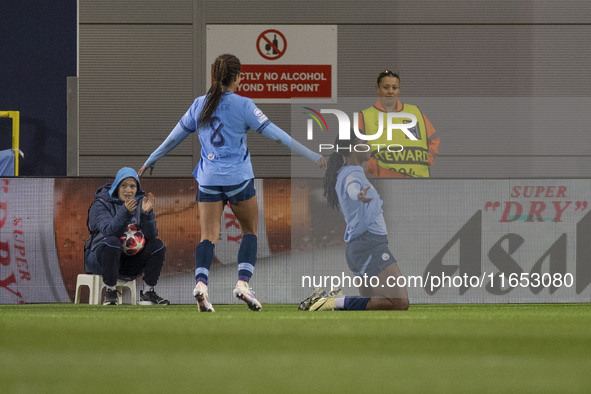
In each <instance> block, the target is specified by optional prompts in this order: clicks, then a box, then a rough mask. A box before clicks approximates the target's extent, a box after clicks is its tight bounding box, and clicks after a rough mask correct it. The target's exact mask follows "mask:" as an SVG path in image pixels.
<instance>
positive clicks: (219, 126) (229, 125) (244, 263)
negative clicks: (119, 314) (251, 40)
mask: <svg viewBox="0 0 591 394" xmlns="http://www.w3.org/2000/svg"><path fill="white" fill-rule="evenodd" d="M240 67H241V65H240V60H238V58H237V57H236V56H234V55H228V54H226V55H221V56H219V57H218V58H217V59H216V60H215V62H214V63H213V69H212V74H213V79H214V82H213V84H212V86H211V88H210V89H209V91H208V92H207V94H206V95H204V96H200V97H197V98H196V99H195V101H194V102H193V105H191V107H190V108H189V110H188V111H187V112H186V113H185V114H184V115H183V117H182V118H181V120H180V121H179V123H178V124H177V125H176V126H175V127H174V129H173V130H172V132H171V133H170V134H169V135H168V137H167V138H166V139H165V140H164V142H163V143H162V144H161V145H160V146H159V147H158V148H157V149H156V150H155V151H154V152H153V153H152V154H151V155H150V157H149V158H148V160H146V162H145V163H144V165H143V166H142V168H140V170H139V171H138V174H139V175H140V176H141V175H143V173H144V172H145V171H146V170H147V169H148V168H150V174H152V170H153V168H154V165H155V164H156V161H158V159H160V158H161V157H163V156H164V155H166V154H167V153H169V152H170V151H171V150H172V149H174V148H175V147H176V146H178V144H180V143H181V142H182V141H183V140H184V139H185V138H187V136H189V135H190V134H191V133H193V132H195V131H198V134H199V141H200V142H201V160H200V161H199V164H198V165H197V167H196V168H195V170H194V171H193V175H194V176H195V178H196V179H197V182H198V184H199V189H198V191H197V201H198V204H199V226H200V228H201V241H200V243H199V245H197V247H196V248H195V282H196V285H195V288H194V289H193V295H194V297H195V300H196V301H197V303H198V305H199V310H200V311H201V312H214V308H213V306H212V305H211V303H210V302H209V295H208V292H207V283H208V279H209V268H210V266H211V263H212V261H213V257H214V249H215V243H216V242H217V240H218V237H219V234H220V219H221V216H222V213H223V210H224V206H225V205H226V203H230V207H231V209H232V212H234V214H235V215H236V218H237V219H238V221H239V223H240V229H241V231H242V241H241V243H240V249H239V251H238V283H237V284H236V287H235V289H234V292H233V293H234V296H236V297H237V298H239V299H241V300H242V301H244V302H245V303H246V305H248V307H249V308H250V309H251V310H253V311H258V310H260V309H261V304H260V302H259V301H258V300H257V299H256V298H255V297H254V294H253V292H252V291H251V289H250V288H249V285H248V282H249V280H250V278H251V276H252V274H253V272H254V266H255V263H256V255H257V224H258V205H257V200H256V192H255V189H254V173H253V171H252V163H251V161H250V153H249V151H248V146H247V144H246V134H247V132H248V130H249V129H253V130H256V132H257V133H259V134H262V135H264V136H266V137H268V138H271V139H273V140H277V141H281V142H282V143H283V144H284V145H286V146H287V147H289V148H290V149H292V150H293V151H295V152H297V153H299V154H301V155H304V156H305V157H307V158H308V159H310V160H312V161H314V162H315V163H316V164H317V165H318V166H319V167H321V168H326V160H325V159H324V158H323V157H322V156H321V155H320V154H318V153H314V152H312V151H311V150H309V149H308V148H306V147H305V146H303V145H302V144H300V143H299V142H297V141H295V140H293V139H292V138H291V137H290V136H289V135H288V134H287V133H286V132H284V131H283V130H281V129H280V128H279V127H277V126H276V125H275V124H273V123H272V122H271V121H269V119H267V117H266V116H265V114H263V112H262V111H261V110H260V109H258V108H257V107H256V105H255V104H254V102H253V101H252V100H251V99H249V98H246V97H242V96H239V95H237V94H234V91H235V89H236V88H237V87H238V85H239V84H240Z"/></svg>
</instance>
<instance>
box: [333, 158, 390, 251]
mask: <svg viewBox="0 0 591 394" xmlns="http://www.w3.org/2000/svg"><path fill="white" fill-rule="evenodd" d="M353 183H357V184H359V186H360V188H361V190H363V189H365V188H366V187H368V186H369V187H370V188H369V190H368V191H367V195H366V196H367V197H368V198H371V199H372V200H371V201H370V202H369V203H363V202H361V201H359V200H353V199H351V197H349V193H347V188H348V187H349V185H351V184H353ZM335 190H336V192H337V197H338V199H339V207H340V209H341V212H342V213H343V216H344V218H345V222H346V223H347V228H346V230H345V237H344V239H345V242H349V241H351V240H353V239H354V238H356V237H358V236H360V235H361V234H363V233H364V232H366V231H369V232H371V233H373V234H378V235H387V234H388V230H387V228H386V222H385V221H384V215H383V211H382V204H383V201H382V199H381V198H380V195H379V194H378V192H377V191H376V189H375V188H374V187H373V185H372V184H371V183H370V182H369V181H368V180H367V177H366V176H365V173H364V172H363V168H362V167H360V166H343V167H341V169H340V170H339V171H338V173H337V183H336V186H335Z"/></svg>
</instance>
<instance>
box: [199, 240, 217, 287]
mask: <svg viewBox="0 0 591 394" xmlns="http://www.w3.org/2000/svg"><path fill="white" fill-rule="evenodd" d="M214 249H215V245H214V244H213V242H211V241H209V240H204V241H201V242H200V243H199V245H197V247H196V248H195V283H197V282H203V283H205V284H207V279H208V278H209V268H210V267H211V262H212V261H213V251H214Z"/></svg>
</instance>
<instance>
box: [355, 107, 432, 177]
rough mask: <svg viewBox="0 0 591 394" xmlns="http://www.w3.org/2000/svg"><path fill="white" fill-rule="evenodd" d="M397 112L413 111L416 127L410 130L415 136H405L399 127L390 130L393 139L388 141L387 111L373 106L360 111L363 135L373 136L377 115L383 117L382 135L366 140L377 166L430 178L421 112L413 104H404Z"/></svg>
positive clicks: (377, 126)
mask: <svg viewBox="0 0 591 394" xmlns="http://www.w3.org/2000/svg"><path fill="white" fill-rule="evenodd" d="M400 112H406V113H410V114H413V115H414V116H415V117H416V118H417V124H416V126H415V127H413V128H410V129H409V131H410V132H411V133H412V134H413V135H414V136H415V137H416V138H417V140H416V141H415V140H411V139H410V138H408V137H407V136H406V134H405V133H404V132H402V130H396V129H394V130H392V139H390V140H388V133H387V117H386V112H383V111H380V110H379V109H377V108H376V107H370V108H368V109H366V110H363V111H362V113H363V120H364V123H365V134H366V135H375V134H377V131H378V128H379V117H380V116H381V117H382V120H383V122H382V125H383V130H382V135H381V136H380V137H379V138H377V139H375V140H369V141H367V144H369V145H370V146H371V153H372V156H373V157H375V158H376V159H377V160H378V164H379V165H380V167H383V168H387V169H391V170H394V171H396V172H399V173H401V174H405V175H408V176H410V177H419V178H420V177H423V178H429V163H428V157H429V156H428V153H429V148H428V145H427V127H426V126H425V119H424V118H423V113H422V112H421V110H420V109H419V108H418V107H417V106H415V105H409V104H404V105H403V107H402V110H401V111H400ZM392 122H393V123H400V124H402V123H410V122H411V119H410V118H408V119H404V118H393V119H392ZM390 145H401V146H402V147H403V148H404V149H403V150H402V151H400V152H393V151H397V150H400V147H399V146H392V147H390V150H391V151H389V150H388V146H390Z"/></svg>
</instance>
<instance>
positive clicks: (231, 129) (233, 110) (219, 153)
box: [179, 92, 269, 186]
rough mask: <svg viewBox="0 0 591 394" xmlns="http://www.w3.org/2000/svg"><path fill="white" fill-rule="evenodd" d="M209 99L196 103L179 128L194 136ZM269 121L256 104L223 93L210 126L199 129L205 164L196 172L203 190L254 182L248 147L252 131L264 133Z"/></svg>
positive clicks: (199, 166) (201, 162) (198, 167)
mask: <svg viewBox="0 0 591 394" xmlns="http://www.w3.org/2000/svg"><path fill="white" fill-rule="evenodd" d="M205 98H206V96H200V97H197V98H196V99H195V101H194V102H193V105H191V107H190V108H189V109H188V110H187V112H186V113H185V114H184V115H183V117H182V118H181V120H180V122H179V124H180V125H181V127H183V128H184V129H185V130H186V131H188V132H190V133H192V132H194V131H196V130H197V120H198V118H199V114H200V113H201V111H202V110H203V106H204V105H205ZM268 124H269V120H268V119H267V117H266V116H265V114H263V112H262V111H261V110H260V109H258V108H257V106H256V105H255V103H254V102H253V101H252V100H251V99H249V98H246V97H242V96H239V95H237V94H234V93H232V92H224V93H222V97H221V99H220V102H219V104H218V106H217V108H216V110H215V111H214V113H213V115H212V118H211V121H210V122H209V124H206V125H203V126H201V127H200V128H199V130H198V134H199V141H200V142H201V160H199V164H198V165H197V167H196V168H195V170H194V171H193V175H194V176H195V178H196V179H197V182H198V183H199V184H200V185H203V186H229V185H237V184H239V183H242V182H243V181H245V180H247V179H251V178H254V173H253V171H252V163H251V161H250V152H249V151H248V146H247V144H246V134H247V132H248V130H249V129H253V130H256V131H257V132H258V133H260V132H261V131H262V130H263V129H264V128H265V127H266V126H267V125H268Z"/></svg>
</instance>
